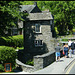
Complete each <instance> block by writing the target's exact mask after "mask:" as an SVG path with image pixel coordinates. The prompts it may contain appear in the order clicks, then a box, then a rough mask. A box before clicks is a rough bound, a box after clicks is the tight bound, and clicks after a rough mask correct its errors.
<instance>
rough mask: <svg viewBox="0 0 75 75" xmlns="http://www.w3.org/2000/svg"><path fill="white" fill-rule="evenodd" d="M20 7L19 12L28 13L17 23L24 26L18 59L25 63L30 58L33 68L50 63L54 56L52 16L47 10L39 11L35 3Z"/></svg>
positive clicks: (39, 67)
mask: <svg viewBox="0 0 75 75" xmlns="http://www.w3.org/2000/svg"><path fill="white" fill-rule="evenodd" d="M21 7H22V8H21V12H25V13H29V15H28V16H27V17H26V19H25V21H24V22H22V21H20V22H19V23H18V25H19V26H21V27H23V28H24V52H23V54H21V52H19V53H20V54H19V57H20V59H19V60H20V61H21V62H23V63H25V62H26V61H27V60H29V59H31V58H32V59H34V68H35V69H41V68H44V67H46V66H48V65H49V64H50V63H52V62H53V61H54V57H55V56H54V55H55V54H54V52H55V49H54V38H53V37H54V32H53V31H54V17H53V16H52V14H51V12H49V11H41V10H40V9H39V8H38V6H37V3H35V4H34V5H21ZM43 54H45V55H43ZM37 55H38V56H37Z"/></svg>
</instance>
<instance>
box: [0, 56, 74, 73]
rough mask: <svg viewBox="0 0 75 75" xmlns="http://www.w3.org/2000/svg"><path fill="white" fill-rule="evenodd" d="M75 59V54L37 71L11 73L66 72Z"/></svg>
mask: <svg viewBox="0 0 75 75" xmlns="http://www.w3.org/2000/svg"><path fill="white" fill-rule="evenodd" d="M74 60H75V55H73V57H72V58H64V57H62V58H60V61H58V62H53V63H52V64H51V65H49V66H47V67H45V68H44V69H41V70H38V71H35V72H31V73H29V72H24V71H22V72H16V73H11V74H64V70H65V69H66V68H67V67H68V66H69V65H70V63H71V62H73V61H74ZM0 74H10V73H0Z"/></svg>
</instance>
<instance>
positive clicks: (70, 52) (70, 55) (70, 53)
mask: <svg viewBox="0 0 75 75" xmlns="http://www.w3.org/2000/svg"><path fill="white" fill-rule="evenodd" d="M69 57H70V58H72V49H71V47H70V49H69Z"/></svg>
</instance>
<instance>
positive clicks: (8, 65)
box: [4, 63, 11, 72]
mask: <svg viewBox="0 0 75 75" xmlns="http://www.w3.org/2000/svg"><path fill="white" fill-rule="evenodd" d="M4 66H5V72H10V71H11V63H5V65H4Z"/></svg>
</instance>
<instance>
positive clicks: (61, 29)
mask: <svg viewBox="0 0 75 75" xmlns="http://www.w3.org/2000/svg"><path fill="white" fill-rule="evenodd" d="M21 3H23V4H25V5H26V4H27V5H28V4H29V5H31V4H32V3H34V1H31V2H30V1H24V2H21ZM37 5H38V7H39V8H40V9H41V10H42V11H44V10H49V11H50V12H51V13H52V15H54V25H55V27H56V28H57V31H58V33H59V35H66V34H67V32H68V29H69V30H70V31H69V32H71V31H72V29H73V28H75V25H74V24H75V22H74V21H75V14H74V13H75V1H37Z"/></svg>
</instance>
